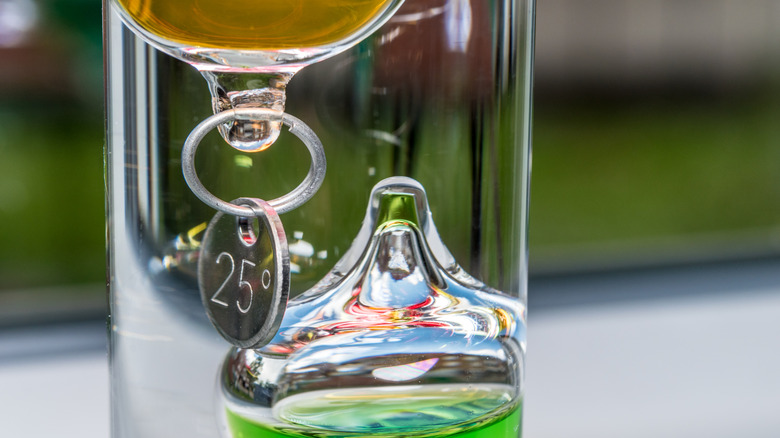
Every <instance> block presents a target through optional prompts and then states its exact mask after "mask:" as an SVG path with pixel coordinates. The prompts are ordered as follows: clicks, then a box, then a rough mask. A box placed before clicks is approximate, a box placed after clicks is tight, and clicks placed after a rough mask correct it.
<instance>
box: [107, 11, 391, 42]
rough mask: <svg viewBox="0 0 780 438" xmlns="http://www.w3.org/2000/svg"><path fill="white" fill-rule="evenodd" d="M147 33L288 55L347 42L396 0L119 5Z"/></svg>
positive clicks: (180, 39)
mask: <svg viewBox="0 0 780 438" xmlns="http://www.w3.org/2000/svg"><path fill="white" fill-rule="evenodd" d="M118 2H119V4H121V6H122V7H123V8H124V10H125V12H126V13H127V14H128V15H129V16H130V18H132V19H133V20H134V21H135V22H136V23H138V25H140V26H141V27H142V28H144V29H145V30H146V31H147V32H149V33H151V34H154V35H156V36H158V37H160V38H162V39H165V40H168V41H171V42H175V43H179V44H182V45H186V46H192V47H210V48H216V49H228V50H233V49H235V50H263V51H267V50H284V49H305V48H309V47H322V46H327V45H330V44H334V43H337V42H339V41H342V40H344V39H347V38H349V37H350V36H352V35H353V34H355V33H357V32H358V31H360V29H361V28H363V27H365V26H367V25H369V24H371V23H372V22H373V21H374V20H375V19H376V18H377V17H379V16H381V15H383V12H385V11H386V10H387V8H388V7H390V6H392V5H393V4H395V3H396V1H394V0H223V1H218V0H118Z"/></svg>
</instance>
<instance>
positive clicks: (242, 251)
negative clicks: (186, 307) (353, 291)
mask: <svg viewBox="0 0 780 438" xmlns="http://www.w3.org/2000/svg"><path fill="white" fill-rule="evenodd" d="M233 204H236V205H242V206H246V207H249V208H251V209H252V210H254V211H255V212H256V213H257V214H256V217H237V216H233V215H228V214H225V213H223V212H218V213H217V214H216V215H215V216H214V218H213V219H212V220H211V222H210V223H209V226H208V228H207V229H206V234H205V236H204V238H203V243H202V245H201V250H200V258H199V260H198V285H199V287H200V293H201V298H202V300H203V305H204V307H205V308H206V313H207V314H208V317H209V319H210V320H211V322H212V324H214V327H215V328H216V329H217V331H218V332H219V333H220V334H221V335H222V336H223V337H224V338H225V339H227V340H228V341H229V342H230V343H231V344H233V345H235V346H237V347H241V348H258V347H261V346H263V345H265V344H267V343H268V342H270V341H271V339H272V338H273V337H274V335H276V332H277V331H278V329H279V325H280V324H281V322H282V317H283V316H284V311H285V308H286V306H287V297H288V295H289V291H290V256H289V253H288V249H287V238H286V237H285V234H284V228H283V227H282V222H281V221H280V220H279V216H278V215H277V214H276V211H275V210H274V209H273V208H272V207H271V206H270V205H268V203H266V202H265V201H263V200H260V199H254V198H239V199H236V200H234V201H233Z"/></svg>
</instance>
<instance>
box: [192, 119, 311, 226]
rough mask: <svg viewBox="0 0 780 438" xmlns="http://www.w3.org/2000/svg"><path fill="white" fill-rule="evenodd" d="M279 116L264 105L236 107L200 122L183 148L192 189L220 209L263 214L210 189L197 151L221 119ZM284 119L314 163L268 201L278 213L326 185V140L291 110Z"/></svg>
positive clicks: (212, 205)
mask: <svg viewBox="0 0 780 438" xmlns="http://www.w3.org/2000/svg"><path fill="white" fill-rule="evenodd" d="M276 117H279V112H278V111H273V110H269V109H264V108H236V109H231V110H226V111H222V112H219V113H217V114H214V115H213V116H210V117H208V118H207V119H205V120H203V121H202V122H200V123H199V124H198V126H196V127H195V129H193V130H192V132H190V135H189V136H188V137H187V141H185V142H184V148H182V151H181V169H182V173H184V180H185V181H187V185H189V186H190V190H192V193H194V194H195V196H197V197H198V198H199V199H200V200H201V201H203V202H204V203H205V204H206V205H209V206H210V207H212V208H214V209H216V210H219V211H222V212H225V213H228V214H232V215H234V216H241V217H256V216H259V215H260V214H258V211H256V210H254V209H252V208H249V207H245V206H240V205H235V204H231V203H230V202H226V201H223V200H222V199H219V198H218V197H216V196H214V194H212V193H211V192H209V191H208V190H207V189H206V187H205V186H204V185H203V184H202V183H201V182H200V179H199V178H198V174H197V173H196V172H195V152H196V151H197V150H198V145H199V144H200V142H201V140H203V137H205V136H206V134H208V133H209V131H211V130H212V129H214V128H216V127H217V126H219V125H220V124H221V123H225V122H228V121H230V120H250V121H257V120H273V119H274V118H276ZM282 123H284V124H285V125H287V127H288V128H289V130H290V132H291V133H293V134H294V135H295V136H296V137H298V138H299V139H300V140H301V141H302V142H303V144H304V145H306V148H307V149H308V150H309V154H311V166H310V167H309V173H308V174H307V175H306V178H304V179H303V181H302V182H301V183H300V184H299V185H298V187H296V188H295V189H293V191H291V192H290V193H288V194H286V195H284V196H280V197H278V198H276V199H273V200H271V201H267V202H268V204H269V205H270V206H271V207H272V208H273V209H274V210H276V212H277V213H278V214H282V213H286V212H288V211H291V210H294V209H296V208H298V207H300V206H301V205H303V204H304V203H306V201H308V200H309V199H311V197H312V196H314V194H315V193H316V192H317V190H319V188H320V186H321V185H322V181H323V180H324V179H325V169H326V162H325V151H324V150H323V148H322V142H321V141H320V139H319V138H318V137H317V134H315V133H314V131H312V130H311V128H309V127H308V126H307V125H306V124H305V123H303V122H302V121H300V120H299V119H298V118H296V117H293V116H291V115H289V114H287V113H282Z"/></svg>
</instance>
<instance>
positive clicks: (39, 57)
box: [0, 0, 780, 324]
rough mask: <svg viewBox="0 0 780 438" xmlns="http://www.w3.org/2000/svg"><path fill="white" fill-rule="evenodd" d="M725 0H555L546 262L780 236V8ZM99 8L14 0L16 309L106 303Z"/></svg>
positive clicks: (1, 288)
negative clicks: (778, 10) (779, 13)
mask: <svg viewBox="0 0 780 438" xmlns="http://www.w3.org/2000/svg"><path fill="white" fill-rule="evenodd" d="M731 3H735V2H731ZM726 4H730V3H728V2H726V1H718V0H713V1H706V2H705V1H701V0H680V1H678V2H661V1H650V0H648V1H644V2H637V1H629V2H625V1H618V0H613V1H607V0H604V1H600V2H595V3H594V2H577V1H574V0H539V3H538V11H537V52H536V66H537V67H536V84H537V86H536V91H535V93H536V95H535V102H534V106H535V113H534V146H533V150H534V152H533V153H534V156H533V172H532V175H533V176H532V195H531V227H530V242H531V243H530V246H531V247H530V253H531V273H532V275H534V274H550V273H553V274H555V273H561V272H570V271H576V270H590V269H613V268H615V267H626V266H644V265H654V264H667V263H689V262H694V263H696V262H700V261H706V260H711V259H730V258H744V257H761V256H765V255H774V254H777V250H778V239H779V238H780V232H779V231H780V228H779V226H780V180H778V177H777V176H778V175H780V123H778V122H777V120H778V118H779V117H780V79H779V78H780V76H778V72H780V68H779V66H780V62H779V61H780V57H779V56H778V55H777V53H780V38H778V37H777V36H778V35H777V31H775V30H774V29H776V28H780V26H777V24H780V23H776V21H780V19H774V18H772V17H774V16H776V15H777V14H774V15H771V14H768V13H767V11H768V10H770V9H772V10H773V8H774V6H773V5H772V2H760V1H754V0H750V1H746V2H744V3H739V4H740V6H739V8H729V7H724V5H726ZM100 8H101V5H100V2H99V1H97V0H37V1H34V0H0V60H2V61H0V324H2V323H3V321H5V322H6V323H8V322H9V321H17V322H18V321H21V320H24V319H25V318H28V316H29V315H33V314H40V312H42V311H43V313H44V314H47V315H48V314H50V313H51V312H54V313H57V314H61V313H62V312H63V309H71V310H72V311H74V312H77V311H84V309H92V311H98V310H99V309H101V308H102V306H103V302H104V301H103V294H104V279H105V249H104V245H105V226H104V194H103V191H104V180H103V135H104V134H103V130H104V126H103V123H104V121H103V82H102V52H101V50H102V49H101V22H102V20H101V9H100ZM773 20H774V21H773ZM46 309H50V310H51V312H50V313H46V312H45V310H46ZM28 311H29V312H28ZM58 312H59V313H58Z"/></svg>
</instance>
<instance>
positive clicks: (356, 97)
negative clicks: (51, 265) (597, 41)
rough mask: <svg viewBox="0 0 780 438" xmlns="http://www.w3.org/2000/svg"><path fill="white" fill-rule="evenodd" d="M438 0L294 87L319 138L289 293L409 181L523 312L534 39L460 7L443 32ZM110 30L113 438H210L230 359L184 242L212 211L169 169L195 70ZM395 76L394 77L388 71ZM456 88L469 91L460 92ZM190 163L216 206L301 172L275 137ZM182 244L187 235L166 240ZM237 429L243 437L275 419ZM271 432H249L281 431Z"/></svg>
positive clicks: (267, 190)
mask: <svg viewBox="0 0 780 438" xmlns="http://www.w3.org/2000/svg"><path fill="white" fill-rule="evenodd" d="M225 3H227V2H225ZM445 3H448V2H446V1H444V0H441V1H428V0H426V1H422V2H419V1H412V0H407V1H406V2H405V3H404V7H406V6H408V7H410V8H411V7H412V6H415V8H416V9H412V10H409V9H407V10H404V7H402V9H400V10H399V14H401V15H398V14H397V15H396V17H401V18H403V19H404V20H406V21H399V22H395V21H393V22H391V23H390V24H388V25H386V26H385V27H383V28H382V29H380V31H379V32H378V33H376V34H375V35H374V36H372V37H370V38H369V39H368V40H366V41H365V42H363V43H362V44H360V45H359V46H357V47H355V48H353V49H350V50H348V51H345V52H343V53H341V54H339V55H338V56H336V57H333V58H331V59H329V60H326V61H324V62H321V63H317V64H313V65H311V66H309V67H307V68H304V69H303V70H302V71H301V72H299V73H298V74H296V76H295V78H294V79H293V80H292V82H290V84H291V86H290V87H289V89H288V97H287V103H286V105H287V112H289V113H290V114H294V115H295V116H296V117H298V118H300V119H302V120H304V121H305V122H306V123H307V124H309V126H310V127H311V128H312V129H313V130H314V131H315V132H316V133H317V134H318V135H319V136H320V138H321V139H322V141H323V144H324V146H325V150H326V154H327V159H328V176H327V177H326V181H325V183H324V185H323V186H322V188H321V189H320V191H319V192H318V193H317V195H316V196H315V197H314V198H312V200H311V201H309V202H308V203H307V204H305V205H303V206H302V207H301V208H299V209H296V210H294V211H292V212H289V213H286V214H284V215H282V218H281V219H282V222H283V223H284V227H285V230H286V233H287V235H288V240H289V242H290V247H291V261H292V262H293V263H294V264H295V273H294V274H293V278H292V290H291V297H292V296H296V295H298V294H301V293H302V292H304V291H306V290H308V289H310V288H312V287H313V286H314V285H315V284H316V283H317V282H319V281H320V280H322V278H323V277H324V276H325V275H327V274H328V272H330V271H331V269H333V267H334V266H335V265H336V264H337V263H338V261H339V260H340V259H341V257H342V256H343V255H344V253H345V251H347V250H348V249H349V248H350V246H351V244H352V242H353V239H354V238H355V236H356V234H357V233H358V232H359V230H360V227H361V223H362V222H361V221H362V220H363V217H364V214H365V208H366V202H367V201H368V198H369V194H370V192H371V188H372V187H373V186H374V185H375V184H376V183H377V182H378V181H380V180H381V179H383V178H386V177H389V176H393V175H407V176H410V177H413V178H415V179H416V180H418V181H419V182H420V183H421V184H422V185H423V186H425V188H426V190H427V192H428V196H429V200H430V203H431V210H432V213H433V215H434V217H435V219H436V226H437V227H438V230H439V233H440V234H441V236H442V240H443V242H444V243H445V244H446V246H447V247H448V248H449V250H450V251H451V252H452V255H453V256H454V259H455V260H457V262H458V263H459V264H460V265H461V266H463V268H464V269H465V270H466V271H467V272H468V273H469V274H471V275H473V276H474V277H476V278H478V279H479V280H481V281H483V282H485V283H486V284H488V285H489V286H491V287H494V288H496V289H499V290H502V291H505V292H506V293H507V294H511V295H512V296H513V297H516V298H517V299H518V300H521V301H524V299H525V272H524V266H525V254H526V251H525V250H526V246H525V240H524V239H525V214H526V211H525V207H526V205H527V197H526V193H527V191H526V190H527V186H526V185H525V181H526V179H527V165H528V161H527V160H528V156H527V146H528V143H527V141H528V140H527V139H528V138H527V132H528V131H527V130H528V126H530V125H529V124H528V118H529V116H530V114H529V113H528V112H527V103H528V97H529V94H528V93H530V82H529V81H530V79H529V78H530V72H531V70H530V64H529V62H530V61H529V60H530V53H529V52H528V49H529V47H530V41H531V40H530V38H523V35H520V34H518V33H517V32H520V33H522V32H525V30H528V32H530V21H525V20H530V18H529V17H532V15H531V14H529V12H530V6H529V5H528V4H526V3H523V2H522V1H521V3H522V4H518V3H517V2H515V1H514V0H511V1H509V0H507V1H499V2H479V1H471V2H463V4H467V5H468V6H469V7H470V8H471V15H470V17H471V22H470V23H471V24H470V27H468V28H467V29H461V30H463V32H460V33H458V32H455V33H452V32H450V31H452V29H451V28H448V27H447V26H445V24H446V23H451V24H453V23H459V24H460V25H463V24H464V23H465V22H466V20H465V19H464V20H461V21H452V20H450V21H447V20H445V18H446V17H445V14H444V12H442V9H441V8H440V6H441V5H442V4H445ZM449 3H452V2H449ZM459 4H460V3H459ZM426 9H431V11H430V13H422V14H421V15H420V16H419V17H420V18H419V20H418V21H411V20H412V18H414V17H413V16H412V13H413V12H414V13H416V12H419V11H422V12H424V11H425V10H426ZM437 11H438V12H437ZM439 12H440V13H439ZM437 14H438V15H437ZM415 16H416V15H415ZM462 16H463V17H467V15H466V14H465V13H464V14H462ZM404 17H405V18H404ZM427 17H429V18H427ZM109 19H110V23H109V24H110V26H109V32H108V34H109V35H108V41H107V47H108V49H107V50H108V55H109V62H108V66H107V67H108V73H109V78H108V79H109V80H108V88H109V93H110V95H109V99H108V106H109V108H108V111H109V129H110V132H109V135H108V137H107V138H108V141H109V142H110V145H109V148H108V154H107V156H106V160H107V162H108V163H109V170H108V174H107V179H108V186H109V187H108V188H109V193H108V196H109V198H110V202H109V213H110V216H109V226H110V236H111V247H110V264H111V270H110V274H111V278H110V286H111V298H110V302H111V352H110V357H111V373H112V375H111V386H112V410H113V417H112V427H113V433H112V436H113V437H114V438H171V437H180V436H186V437H187V438H215V437H218V436H220V431H219V430H218V425H219V424H220V419H219V418H220V417H222V416H224V412H225V407H224V406H220V407H217V406H216V403H217V400H218V399H219V398H220V397H221V396H222V394H221V392H220V388H219V386H218V385H217V384H216V383H215V382H216V380H217V376H218V375H219V372H220V369H221V367H222V366H223V362H224V359H225V354H226V352H227V350H228V349H229V348H230V347H229V345H227V343H226V342H225V341H224V340H223V339H222V338H221V337H220V336H219V334H218V333H217V332H216V331H215V330H214V328H213V327H212V326H211V324H210V323H209V321H208V319H207V318H206V316H205V311H204V309H203V306H202V302H201V299H200V295H199V292H198V287H197V283H196V282H195V281H194V270H193V269H192V268H193V264H195V265H196V264H197V257H198V248H197V245H195V243H197V242H196V241H197V238H198V236H197V235H196V232H195V230H198V229H200V228H199V226H200V225H201V224H203V223H207V222H208V221H209V220H210V219H211V218H212V217H213V215H214V213H215V211H214V210H213V209H211V208H209V207H208V206H206V205H205V204H203V203H202V202H201V201H199V200H198V199H197V198H195V196H194V195H193V194H192V192H191V191H190V190H189V188H188V187H187V186H186V184H185V183H184V181H183V178H182V175H181V162H180V157H181V145H182V143H183V141H184V139H185V138H186V136H187V135H188V134H189V132H190V131H191V130H192V128H193V127H194V126H195V125H196V124H197V123H198V122H199V121H200V120H203V119H204V118H205V117H207V116H208V115H210V114H211V113H212V108H211V107H210V102H211V96H210V95H209V91H208V90H207V89H206V87H204V86H203V78H202V76H201V75H200V73H198V72H197V71H195V69H193V68H192V67H191V66H190V65H188V64H186V63H184V62H181V61H178V60H176V59H173V58H172V57H170V56H168V55H165V54H162V53H160V52H158V51H156V50H154V49H151V48H149V47H148V46H147V45H145V44H144V43H143V42H142V41H141V40H139V39H137V38H136V37H135V36H134V34H133V33H132V32H131V31H130V30H128V29H127V28H124V27H123V25H122V24H121V22H120V21H119V18H118V15H116V14H115V11H112V12H111V14H110V17H109ZM448 29H449V30H448ZM456 30H457V29H456ZM466 30H469V31H470V32H471V33H470V34H469V33H468V32H466ZM399 31H400V33H399ZM445 32H450V34H451V35H454V37H464V38H465V36H469V38H470V39H469V40H468V42H469V43H468V45H466V46H465V48H463V47H461V48H460V51H453V50H451V49H450V46H449V45H448V44H449V41H450V40H449V39H447V38H448V37H447V35H450V34H446V35H445ZM454 37H453V38H454ZM464 38H460V39H458V41H466V40H465V39H464ZM491 44H493V45H492V46H491ZM502 54H507V55H506V57H501V56H503V55H502ZM398 65H402V66H404V68H403V69H398V68H395V69H394V68H392V67H393V66H398ZM477 67H478V68H477ZM466 81H467V82H469V83H471V84H478V85H479V84H481V85H480V86H479V88H478V89H475V88H474V87H471V88H465V87H463V83H464V82H466ZM263 86H264V85H263ZM197 158H198V161H197V163H196V164H197V166H198V174H199V176H200V177H201V179H202V181H203V183H204V185H206V187H207V188H209V189H210V190H211V191H212V192H214V193H215V194H216V195H218V196H220V197H221V198H223V199H234V198H237V197H240V196H253V197H258V198H262V199H273V198H275V197H278V196H281V195H283V194H285V193H287V192H289V191H290V190H292V189H293V188H295V187H296V186H297V185H298V184H299V183H300V182H301V180H302V179H303V178H304V177H305V175H306V172H307V171H308V168H309V163H310V158H309V154H308V153H307V151H306V148H305V147H303V146H302V145H301V144H300V142H299V141H298V140H297V138H295V136H293V135H288V133H287V132H283V135H281V136H280V137H279V139H278V141H277V142H276V143H275V145H274V146H273V147H271V148H268V149H267V150H265V151H263V152H262V153H257V154H245V153H242V152H239V151H236V150H234V149H233V148H231V147H229V146H227V145H226V144H225V142H224V141H223V140H222V138H221V137H220V136H219V135H218V134H217V133H216V132H214V133H212V134H210V135H209V137H207V138H206V139H205V140H204V142H203V143H202V145H201V147H200V149H199V151H198V157H197ZM189 231H193V232H192V233H190V232H189ZM181 235H185V236H188V239H185V240H184V241H182V242H179V239H178V238H177V237H178V236H181ZM190 236H191V237H192V238H189V237H190ZM358 255H359V254H358ZM399 316H400V317H403V316H404V315H399ZM518 342H520V340H519V339H518ZM453 354H454V353H453ZM428 359H429V357H428V356H425V357H419V358H417V357H413V358H411V359H410V362H421V361H427V360H428ZM443 361H444V358H440V359H439V362H438V363H437V366H442V365H443ZM400 363H404V362H399V364H400ZM453 364H454V361H453ZM393 365H396V364H388V365H387V366H393ZM467 370H468V368H467ZM471 370H473V369H471ZM388 371H389V370H388ZM434 371H435V369H434ZM428 375H433V374H430V373H429V374H426V376H428ZM394 376H395V374H386V375H385V377H394ZM311 377H312V378H315V377H316V376H311ZM400 377H405V375H401V376H400ZM518 385H520V383H518ZM519 389H520V388H518V390H519ZM233 412H235V411H233ZM497 415H499V416H500V415H502V414H497ZM512 415H514V416H515V419H514V420H507V421H501V419H498V420H496V419H492V414H490V415H488V417H489V418H483V419H480V420H478V421H482V420H484V421H486V423H485V425H483V426H481V427H478V428H475V429H473V430H470V431H463V430H461V429H457V430H452V428H448V427H441V428H440V430H436V431H429V432H426V433H429V434H434V435H435V434H445V433H446V434H450V435H451V434H453V433H459V434H461V435H456V436H458V438H462V437H468V438H474V437H480V438H483V437H484V438H489V437H492V436H495V437H502V438H503V437H504V436H511V437H514V436H516V435H517V433H516V432H515V431H514V427H516V426H517V425H518V423H519V416H520V413H519V410H515V411H513V412H512ZM241 418H243V419H244V421H246V425H247V426H246V427H247V428H249V427H250V426H252V427H255V426H256V425H258V424H264V425H266V426H264V427H267V426H268V425H269V424H272V423H269V422H267V421H258V420H256V419H252V418H253V417H251V416H247V415H242V416H241ZM502 418H503V417H502ZM499 424H508V426H506V427H504V430H506V431H507V432H506V433H508V435H506V434H504V435H502V434H499V433H498V432H496V433H492V432H489V431H493V430H496V428H498V427H499V426H498V425H499ZM277 426H278V425H275V426H274V427H277ZM475 427H476V425H475ZM237 430H238V429H237ZM247 430H254V429H251V428H250V429H247ZM274 430H275V432H269V433H268V434H266V435H256V436H271V437H274V435H271V433H277V432H278V433H288V434H289V433H291V432H290V431H289V430H287V429H285V430H284V431H282V430H280V429H274ZM483 431H484V432H483ZM296 433H298V432H296ZM468 433H473V434H481V435H468ZM502 433H504V432H502ZM299 434H300V433H299ZM277 436H279V435H277ZM281 436H284V435H281ZM358 436H360V435H358ZM363 436H366V434H363ZM423 436H424V435H423ZM250 438H252V437H251V436H250Z"/></svg>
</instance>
